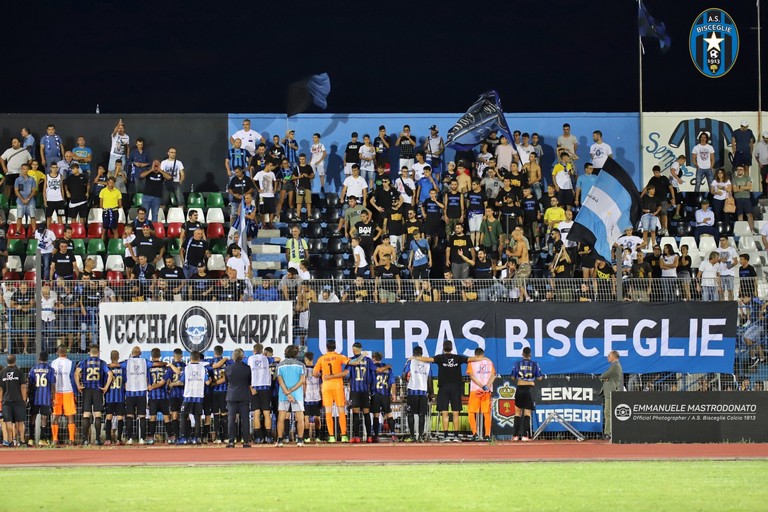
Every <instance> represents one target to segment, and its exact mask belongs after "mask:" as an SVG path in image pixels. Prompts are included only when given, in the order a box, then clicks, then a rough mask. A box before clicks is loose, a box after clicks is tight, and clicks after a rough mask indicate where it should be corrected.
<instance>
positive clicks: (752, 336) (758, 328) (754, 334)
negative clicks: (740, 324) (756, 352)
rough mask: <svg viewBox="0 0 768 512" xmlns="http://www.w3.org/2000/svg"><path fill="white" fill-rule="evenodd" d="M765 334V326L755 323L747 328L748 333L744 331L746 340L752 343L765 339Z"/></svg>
mask: <svg viewBox="0 0 768 512" xmlns="http://www.w3.org/2000/svg"><path fill="white" fill-rule="evenodd" d="M763 332H764V329H763V326H762V325H760V323H758V322H755V323H753V324H751V325H750V326H749V327H747V330H746V331H744V339H746V340H750V341H760V339H761V338H762V337H763Z"/></svg>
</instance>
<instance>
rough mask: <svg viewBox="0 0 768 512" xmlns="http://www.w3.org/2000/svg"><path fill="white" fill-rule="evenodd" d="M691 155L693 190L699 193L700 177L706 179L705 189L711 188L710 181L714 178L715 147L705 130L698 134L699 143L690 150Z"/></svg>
mask: <svg viewBox="0 0 768 512" xmlns="http://www.w3.org/2000/svg"><path fill="white" fill-rule="evenodd" d="M691 156H692V157H693V158H694V159H695V160H694V161H695V162H696V186H695V187H694V192H696V193H697V194H698V193H699V188H701V178H706V180H707V190H709V189H710V188H712V182H713V181H714V180H715V172H714V170H713V168H714V167H715V148H713V147H712V146H711V145H710V144H709V135H708V134H707V132H701V133H700V134H699V143H698V144H696V145H695V146H694V147H693V150H691Z"/></svg>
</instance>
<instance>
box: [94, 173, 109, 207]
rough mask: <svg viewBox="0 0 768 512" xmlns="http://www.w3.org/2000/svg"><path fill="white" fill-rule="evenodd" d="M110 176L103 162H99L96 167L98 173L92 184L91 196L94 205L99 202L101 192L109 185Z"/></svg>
mask: <svg viewBox="0 0 768 512" xmlns="http://www.w3.org/2000/svg"><path fill="white" fill-rule="evenodd" d="M108 177H109V175H108V173H107V170H106V169H105V168H104V165H103V164H99V165H98V166H97V167H96V175H95V176H94V177H93V180H91V182H92V184H93V185H92V186H91V198H92V202H93V204H94V205H97V204H99V194H100V193H101V191H102V190H103V189H104V188H106V186H107V178H108Z"/></svg>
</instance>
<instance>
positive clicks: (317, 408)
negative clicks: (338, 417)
mask: <svg viewBox="0 0 768 512" xmlns="http://www.w3.org/2000/svg"><path fill="white" fill-rule="evenodd" d="M304 413H305V414H306V415H307V416H311V417H314V416H320V415H321V414H322V413H323V410H322V407H321V405H320V402H304Z"/></svg>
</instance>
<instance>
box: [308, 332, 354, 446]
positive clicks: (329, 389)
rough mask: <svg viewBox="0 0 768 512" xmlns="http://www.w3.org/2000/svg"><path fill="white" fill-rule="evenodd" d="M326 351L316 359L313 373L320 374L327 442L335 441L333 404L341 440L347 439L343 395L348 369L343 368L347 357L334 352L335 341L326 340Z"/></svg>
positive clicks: (345, 440) (344, 399) (316, 375)
mask: <svg viewBox="0 0 768 512" xmlns="http://www.w3.org/2000/svg"><path fill="white" fill-rule="evenodd" d="M325 348H326V353H325V354H323V355H322V356H320V357H319V358H318V359H317V363H316V364H315V370H314V372H313V375H314V376H315V377H320V376H322V381H323V383H322V387H321V390H322V395H323V407H324V408H325V421H326V424H327V425H328V442H329V443H335V442H336V436H335V430H336V429H335V428H334V423H333V405H334V404H336V408H337V410H338V411H339V428H340V430H341V442H342V443H346V442H348V441H349V439H348V438H347V416H346V412H345V405H346V401H347V400H346V398H345V397H344V376H345V375H346V374H347V373H348V370H344V369H343V368H344V365H345V364H347V361H349V358H348V357H347V356H344V355H342V354H337V353H336V342H335V341H334V340H328V341H327V342H326V343H325Z"/></svg>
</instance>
